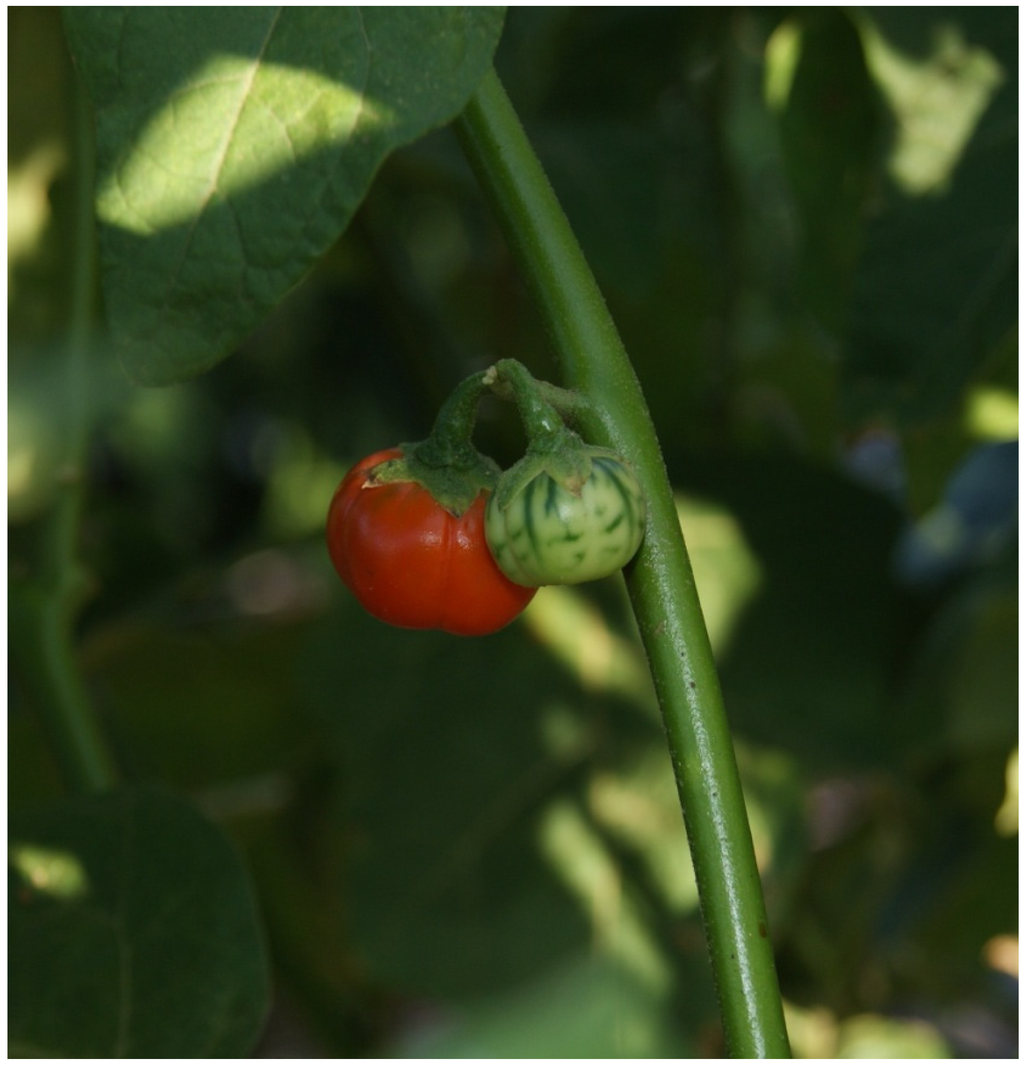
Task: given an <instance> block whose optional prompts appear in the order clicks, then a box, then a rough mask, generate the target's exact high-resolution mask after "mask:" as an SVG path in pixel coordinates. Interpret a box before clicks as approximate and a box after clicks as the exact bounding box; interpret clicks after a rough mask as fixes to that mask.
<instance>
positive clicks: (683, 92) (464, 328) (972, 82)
mask: <svg viewBox="0 0 1024 1067" xmlns="http://www.w3.org/2000/svg"><path fill="white" fill-rule="evenodd" d="M10 32H11V42H12V45H11V53H10V64H11V80H10V85H11V99H10V105H9V108H10V111H9V120H10V139H9V166H10V172H9V185H8V188H9V198H10V199H9V204H10V215H11V228H10V230H9V245H8V248H9V262H10V288H9V294H10V297H9V340H10V360H9V380H8V385H9V399H8V418H9V428H8V449H9V460H8V508H9V518H10V523H11V530H10V543H11V556H10V562H11V566H12V567H15V568H16V567H17V565H18V559H19V551H20V547H21V546H22V545H25V544H28V543H30V542H31V539H32V536H33V530H34V520H35V519H36V518H38V516H39V515H40V514H41V513H42V512H43V511H44V510H45V507H46V503H47V499H48V492H49V489H48V486H49V485H50V484H51V482H52V478H53V473H54V472H53V460H52V456H53V450H54V441H55V430H54V412H53V410H52V408H51V407H50V397H51V396H52V390H50V388H49V384H50V381H51V376H52V374H53V373H54V366H53V361H52V358H51V355H50V353H51V352H52V350H53V348H54V346H55V344H56V342H57V341H58V340H59V337H60V331H61V328H62V324H63V321H64V316H65V308H66V297H65V279H64V276H63V268H64V258H63V256H62V251H61V250H62V240H63V238H62V222H63V219H64V217H65V211H66V207H67V205H66V202H65V201H66V190H65V188H64V184H63V175H64V162H65V159H66V143H67V142H66V126H65V123H66V113H65V101H66V97H65V95H64V90H63V86H62V85H61V83H60V78H61V72H62V71H63V69H64V68H63V63H64V61H63V59H62V58H61V48H62V42H61V38H60V28H59V22H58V20H57V16H56V14H55V12H53V11H46V10H43V9H31V8H29V9H15V10H14V11H12V12H11V13H10ZM497 67H498V70H499V73H500V74H501V75H502V77H503V79H504V80H505V83H506V87H507V88H508V90H509V93H510V95H511V97H512V99H513V101H514V102H515V104H516V106H517V107H518V109H519V111H520V114H521V117H522V119H523V121H524V124H525V125H526V127H527V130H528V132H529V133H530V135H531V137H532V138H533V140H534V144H535V146H536V149H537V151H538V153H539V155H540V156H541V158H542V160H543V161H544V163H545V165H546V166H547V168H548V171H549V175H550V177H551V179H552V182H553V184H554V185H555V188H556V190H557V191H558V193H559V195H560V197H561V198H562V201H563V204H564V207H565V209H566V211H567V213H568V215H569V217H570V219H571V220H572V222H573V225H574V227H575V229H576V232H577V235H578V237H579V239H580V242H581V244H582V246H583V248H584V250H585V251H586V253H587V255H588V256H589V257H590V261H591V264H592V266H593V268H594V271H595V273H596V274H597V276H598V279H599V281H600V284H601V286H602V288H603V290H604V292H605V294H606V297H607V299H608V301H609V304H610V306H611V308H612V311H613V314H614V316H615V318H616V321H617V322H618V324H619V328H620V330H621V332H622V335H623V338H624V340H625V342H626V346H627V349H628V350H629V352H630V354H631V356H632V358H633V360H634V363H635V365H636V369H637V372H638V375H639V377H640V379H641V382H642V384H643V386H644V389H645V391H646V393H647V397H648V402H649V405H650V408H651V411H652V415H653V417H654V420H655V423H656V425H657V427H658V431H659V435H660V437H661V440H662V443H663V446H664V450H665V458H666V462H667V464H668V468H669V471H670V473H671V476H672V478H673V482H674V484H675V486H676V487H677V489H678V492H679V503H680V512H681V515H682V521H683V529H684V533H685V534H686V536H687V541H688V544H689V546H690V549H691V553H692V555H693V558H694V565H695V569H696V573H697V579H698V585H699V588H700V592H701V598H702V601H703V603H704V605H705V610H706V613H707V617H708V622H709V627H710V630H711V633H712V638H713V641H714V644H715V648H716V652H717V654H718V656H719V660H720V664H721V669H722V674H723V683H724V687H725V692H726V701H727V708H728V711H729V715H730V718H731V721H732V723H733V724H734V728H735V735H736V743H737V749H738V754H739V758H740V763H741V767H742V771H743V774H744V780H745V783H746V786H747V790H748V803H749V807H750V815H751V822H752V827H753V831H754V836H755V843H756V847H757V851H758V856H759V860H760V863H761V868H762V872H763V875H764V883H765V890H766V894H767V898H768V906H769V912H770V916H771V921H772V932H773V937H774V940H775V943H776V946H777V955H778V966H779V972H780V978H781V982H782V988H783V994H784V997H785V999H786V1002H787V1007H788V1008H789V1009H790V1023H791V1029H792V1036H793V1041H794V1047H795V1049H796V1051H797V1052H799V1053H802V1054H804V1055H818V1056H835V1055H870V1056H884V1057H901V1056H909V1055H936V1056H939V1055H947V1054H960V1055H981V1056H986V1055H994V1056H1011V1055H1016V1050H1017V1036H1016V1028H1017V1024H1016V1017H1017V901H1018V884H1017V770H1016V767H1017V762H1016V761H1017V755H1016V753H1017V662H1016V657H1017V445H1016V436H1017V230H1016V225H1017V152H1018V148H1017V78H1018V75H1017V14H1016V11H1015V10H1013V9H984V8H970V9H951V8H943V9H937V10H930V9H903V10H893V9H886V10H875V11H865V12H855V13H847V12H842V11H839V10H815V9H801V10H800V11H797V12H789V11H787V10H785V9H780V10H776V11H770V10H765V9H760V10H755V11H735V10H728V9H714V10H712V9H706V10H702V9H681V10H666V9H657V10H655V9H647V10H644V9H639V10H634V9H614V8H611V9H600V10H588V11H584V10H580V9H559V8H546V9H535V10H534V9H515V10H513V11H511V12H510V14H509V16H508V20H507V25H506V31H505V35H504V38H503V41H502V44H501V47H500V49H499V53H498V59H497ZM502 357H515V358H518V359H520V360H523V361H524V362H526V363H527V364H528V365H529V366H530V367H531V369H533V370H534V371H535V373H537V374H538V375H540V376H546V377H551V378H553V379H557V369H556V367H555V366H554V364H553V361H552V352H551V349H550V346H549V345H548V343H547V340H546V338H545V336H544V334H543V332H542V329H541V327H540V325H539V322H538V319H537V316H536V315H535V313H534V310H533V308H532V307H531V306H530V303H529V300H528V298H527V296H526V294H525V290H524V288H523V286H522V285H521V283H520V281H519V279H518V277H517V276H516V273H515V270H514V268H513V266H512V264H511V262H510V260H509V258H508V255H507V252H506V250H505V248H504V246H503V244H502V241H501V239H500V237H499V235H498V233H497V230H496V228H495V226H494V224H493V222H492V220H491V219H490V218H489V216H488V213H487V210H486V208H485V206H484V204H483V201H482V199H481V197H480V195H479V193H478V191H477V189H476V188H475V186H474V183H473V180H472V177H471V175H470V173H469V171H468V168H467V167H466V165H465V163H464V162H463V161H462V159H461V157H460V154H459V151H458V148H457V145H456V143H455V140H454V138H453V137H452V136H451V134H450V132H448V131H441V132H439V133H437V134H435V135H432V136H431V137H429V138H427V139H425V140H424V141H422V142H420V143H419V144H418V145H416V146H414V147H412V148H410V149H408V150H405V151H402V152H400V153H398V154H396V155H395V156H393V157H392V159H391V160H390V161H389V162H388V163H387V164H386V166H385V167H384V169H383V170H382V172H381V174H380V175H379V177H378V179H377V181H376V183H375V185H374V187H373V189H372V192H371V195H370V197H369V199H368V200H367V201H366V203H365V204H364V206H363V208H362V209H361V211H360V213H359V215H358V216H357V219H356V221H355V223H354V225H353V227H352V228H351V229H350V231H349V232H348V233H347V234H346V235H345V236H344V237H343V239H342V240H341V241H340V242H339V243H338V245H337V246H336V247H335V248H334V249H333V250H332V252H331V253H330V254H329V256H328V257H327V258H326V259H325V261H324V262H323V263H322V265H321V266H320V267H319V268H318V270H317V271H316V272H315V273H314V274H313V275H312V276H310V277H309V278H308V279H307V280H306V281H305V282H304V283H303V285H301V286H300V287H299V288H298V289H297V290H296V291H295V292H294V293H293V294H292V295H291V297H290V298H289V299H288V300H287V301H286V303H285V304H284V305H283V306H282V307H281V308H280V309H279V310H278V311H277V312H276V313H275V314H274V316H273V317H272V318H271V319H270V320H269V321H268V322H267V323H266V324H265V325H264V326H263V327H262V328H261V329H260V330H259V331H258V332H257V334H256V335H254V336H253V337H252V338H251V339H250V340H249V341H248V342H247V343H246V344H245V345H244V346H243V349H242V350H241V351H240V352H239V353H238V354H237V355H236V356H235V357H233V358H232V359H231V360H229V361H228V362H227V363H225V364H223V365H222V366H221V367H220V368H218V369H217V370H216V371H214V372H213V373H210V374H208V375H206V376H204V377H202V378H200V379H197V380H195V381H194V382H192V383H190V384H188V385H184V386H180V387H175V388H171V389H166V390H143V389H139V388H134V387H132V386H130V385H128V384H127V382H126V381H125V379H124V378H123V375H121V373H120V371H119V370H118V369H117V368H116V367H113V366H111V367H109V368H108V372H109V373H107V374H106V376H105V377H104V378H103V381H102V384H101V388H102V390H103V391H104V397H105V399H106V402H107V405H108V407H107V410H108V414H107V416H106V417H105V419H104V421H103V425H102V432H101V433H100V435H99V436H98V439H97V440H96V443H95V450H94V457H93V460H94V462H93V479H94V482H93V487H92V490H91V495H90V502H89V506H88V510H87V515H86V527H85V531H84V533H85V541H84V554H85V558H86V562H87V563H88V565H89V567H90V570H91V572H92V574H93V575H94V578H95V582H96V589H95V595H94V597H93V599H92V600H91V602H90V605H89V607H88V609H87V611H86V613H85V617H84V620H83V626H82V632H81V654H82V659H83V663H84V665H85V669H86V671H87V674H88V678H89V681H90V683H91V685H92V688H93V691H94V693H95V696H96V700H97V703H98V706H99V708H100V710H101V713H102V715H103V719H104V722H105V725H106V726H107V728H108V730H109V731H110V735H111V737H112V739H113V743H114V745H115V747H116V749H117V752H118V754H119V756H120V757H121V759H122V760H123V762H124V764H125V766H126V767H127V768H128V770H129V772H130V773H131V774H133V775H135V776H137V777H138V778H140V779H143V780H145V779H155V780H159V781H162V782H165V783H168V784H170V785H173V786H175V787H177V788H180V789H183V790H186V791H189V792H191V793H192V794H193V795H195V796H196V797H197V798H198V799H199V800H200V801H201V803H202V804H203V805H204V806H205V807H206V808H207V810H209V811H211V812H213V813H214V814H215V816H216V817H217V818H218V819H220V820H221V821H223V822H224V823H225V825H227V826H228V827H229V828H230V829H231V831H232V832H233V833H234V834H236V835H237V837H238V839H239V840H240V841H241V842H242V843H243V844H244V846H245V849H246V854H247V859H248V862H249V864H250V866H251V869H252V871H253V874H254V877H255V880H256V883H257V886H258V891H259V895H260V900H261V904H262V907H263V909H264V914H265V917H266V921H267V924H268V930H269V939H270V944H271V948H272V953H273V959H274V966H275V980H276V985H277V991H278V995H277V1000H276V1003H275V1009H274V1014H273V1017H272V1019H271V1023H270V1025H269V1027H268V1031H267V1036H266V1039H265V1045H264V1051H265V1052H266V1053H267V1054H269V1055H276V1054H286V1055H302V1054H305V1053H308V1054H324V1055H375V1054H379V1053H383V1052H388V1053H396V1052H397V1053H399V1054H405V1055H426V1054H441V1055H452V1056H459V1055H466V1056H580V1055H624V1056H676V1055H679V1056H686V1055H715V1054H718V1053H721V1052H722V1051H723V1050H722V1045H721V1037H720V1032H719V1028H718V1023H717V1019H716V1009H715V1002H714V993H713V990H712V987H711V980H710V972H709V969H708V965H707V962H706V959H705V948H704V944H703V935H702V932H701V928H700V921H699V915H698V911H697V900H696V890H695V887H694V885H693V880H692V874H691V872H690V869H689V863H688V859H687V857H686V854H685V849H686V844H685V835H684V833H683V829H682V821H681V818H680V816H679V811H678V804H677V801H676V798H675V793H674V786H673V783H672V780H671V774H670V768H669V764H668V759H667V754H666V751H665V746H664V740H663V737H662V734H661V728H660V724H659V721H658V715H657V709H656V707H655V705H654V702H653V698H652V695H651V692H650V687H649V682H648V680H647V678H646V673H645V667H644V663H643V656H642V652H641V650H640V648H639V646H638V644H637V641H636V639H635V635H634V630H633V627H632V624H631V622H630V620H629V616H628V610H627V607H626V605H625V601H624V596H623V593H622V590H621V586H620V583H619V582H618V581H614V582H612V581H609V582H605V583H599V584H596V585H594V586H591V587H585V588H582V589H572V590H569V589H548V590H543V591H542V592H541V593H540V594H539V595H538V596H537V598H536V599H535V601H534V604H533V605H532V606H531V608H530V609H529V611H528V612H527V614H526V615H525V616H524V618H523V620H522V621H521V622H518V623H516V624H515V625H513V626H512V627H511V628H510V629H508V630H507V631H504V632H502V633H501V634H499V635H496V636H494V637H491V638H486V639H480V640H476V641H469V640H460V639H456V638H451V637H447V636H444V635H434V634H416V633H408V632H402V631H396V630H392V629H389V628H387V627H385V626H384V625H382V624H379V623H377V622H376V621H375V620H373V619H371V618H369V617H368V616H366V615H365V614H364V613H363V612H362V611H361V609H360V608H359V607H358V605H356V604H355V603H354V602H353V601H352V599H351V598H350V597H349V596H348V595H347V594H346V592H345V591H344V590H343V588H342V587H341V586H340V584H339V583H338V582H337V580H336V579H335V578H334V576H333V573H332V572H331V571H330V566H329V563H328V561H327V558H326V553H325V551H324V549H323V546H322V522H323V516H324V514H325V512H326V507H327V503H328V501H329V498H330V495H331V492H332V490H333V487H334V485H335V483H336V482H337V480H338V479H339V478H340V476H341V474H342V473H343V472H344V470H345V468H346V467H347V465H348V464H350V463H351V462H353V461H355V460H356V459H358V458H359V457H360V456H362V455H364V454H366V453H368V452H371V451H375V450H377V449H379V448H382V447H387V446H390V445H392V444H394V443H397V442H399V441H406V440H411V439H416V438H418V437H422V436H424V435H425V433H426V432H427V430H428V428H429V425H430V422H431V420H432V417H433V414H434V412H435V411H436V408H437V406H438V405H439V403H440V402H441V401H442V400H443V398H444V397H445V395H446V393H447V391H448V389H449V388H450V387H451V386H452V385H453V384H454V383H455V382H456V381H458V380H459V379H460V378H461V377H463V376H464V375H465V374H467V373H469V372H470V371H472V370H475V369H478V368H480V367H483V366H486V365H487V364H488V363H490V362H492V361H493V360H495V359H498V358H502ZM479 443H480V444H481V446H482V447H483V448H484V450H485V451H489V452H490V453H491V454H493V455H494V456H495V457H496V458H498V459H499V460H501V461H503V462H506V463H507V462H510V461H512V460H514V459H515V458H516V457H517V454H518V452H517V450H518V449H520V448H521V445H522V439H521V435H520V431H519V430H518V428H517V426H516V424H515V421H514V418H513V416H512V415H511V414H510V412H507V411H505V410H504V409H499V408H498V407H497V406H494V407H488V408H487V409H486V410H485V411H484V417H483V420H482V422H481V427H480V433H479ZM10 704H11V724H10V757H9V774H10V799H11V803H12V805H13V806H15V807H18V806H20V805H24V804H27V803H29V802H30V801H33V800H36V799H40V798H42V797H45V796H48V795H50V794H51V793H53V792H55V791H56V790H57V779H56V774H55V771H54V769H53V768H52V766H51V765H50V763H49V760H48V758H47V756H46V754H45V749H44V747H43V746H42V744H41V740H40V738H39V737H38V736H37V733H36V728H35V726H34V722H33V719H32V718H31V715H30V709H29V708H28V707H27V706H26V705H25V702H24V701H23V699H22V696H21V693H20V691H19V687H18V684H17V680H15V681H14V683H13V684H12V687H11V690H10Z"/></svg>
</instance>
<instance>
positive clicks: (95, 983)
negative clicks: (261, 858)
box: [8, 789, 268, 1058]
mask: <svg viewBox="0 0 1024 1067" xmlns="http://www.w3.org/2000/svg"><path fill="white" fill-rule="evenodd" d="M8 887H9V889H8V908H9V918H8V935H9V957H8V962H9V967H10V970H9V974H10V987H9V1002H8V1004H9V1012H10V1015H9V1020H10V1023H9V1025H10V1031H9V1035H10V1036H9V1040H10V1048H9V1051H10V1053H11V1054H12V1055H16V1056H46V1057H76V1058H77V1057H94V1056H95V1057H104V1058H106V1057H126V1056H130V1057H135V1056H146V1057H160V1058H164V1057H195V1056H243V1055H247V1054H248V1053H249V1052H250V1051H251V1049H252V1046H253V1044H254V1042H255V1040H256V1037H257V1036H258V1032H259V1028H260V1025H261V1023H262V1019H263V1014H264V1010H265V1006H266V1000H267V994H268V979H267V969H266V961H265V957H264V949H263V942H262V936H261V933H260V929H259V926H258V924H257V918H256V912H255V907H254V903H253V899H252V896H251V893H250V890H249V886H248V883H247V881H246V878H245V875H244V873H243V871H242V869H241V866H240V865H239V862H238V859H237V857H236V856H235V853H234V851H233V850H232V848H231V847H230V846H229V845H228V843H227V841H226V840H225V839H224V838H223V836H222V835H221V834H220V832H219V831H218V830H217V829H216V828H215V827H214V826H212V825H211V824H210V823H209V822H207V821H206V820H205V819H203V818H202V817H201V816H200V815H198V814H197V813H196V811H195V810H194V809H193V808H192V807H190V806H189V805H187V804H186V803H184V802H183V801H181V800H178V799H175V798H174V797H172V796H170V795H168V794H166V793H162V792H158V791H156V790H153V789H130V790H122V791H119V792H117V793H112V794H106V795H103V796H97V797H89V798H79V799H76V800H74V801H66V802H63V803H61V804H57V805H54V806H52V807H48V808H41V809H35V810H33V811H32V812H26V813H24V814H18V815H16V816H12V818H11V822H10V835H9V845H8Z"/></svg>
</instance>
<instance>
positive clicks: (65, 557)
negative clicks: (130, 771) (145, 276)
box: [9, 69, 117, 792]
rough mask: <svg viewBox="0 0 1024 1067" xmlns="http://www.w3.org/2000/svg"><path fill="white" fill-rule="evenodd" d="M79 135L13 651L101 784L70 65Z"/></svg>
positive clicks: (32, 691) (89, 235) (82, 171)
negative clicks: (53, 361)
mask: <svg viewBox="0 0 1024 1067" xmlns="http://www.w3.org/2000/svg"><path fill="white" fill-rule="evenodd" d="M68 76H69V79H70V80H71V81H72V82H73V85H72V88H71V100H72V104H71V107H72V120H73V131H72V135H73V139H74V182H75V184H74V221H73V227H74V229H73V233H72V245H73V247H72V253H71V259H72V270H71V309H70V321H69V325H68V331H67V337H66V341H65V345H64V349H63V351H62V353H61V359H62V366H61V370H62V375H61V385H62V387H63V389H64V391H65V392H64V395H63V396H62V397H61V413H62V416H63V418H62V420H61V431H62V434H63V437H62V442H61V449H62V451H61V461H60V465H59V468H58V478H57V485H56V488H55V498H54V501H53V504H52V506H51V508H50V511H49V513H48V514H47V515H46V517H45V519H44V520H43V527H42V530H41V535H40V537H39V539H38V542H37V544H36V550H37V551H36V557H35V559H34V560H33V561H32V564H31V566H30V568H29V571H28V573H27V574H25V575H19V576H17V577H15V578H14V579H13V580H12V583H11V589H10V608H9V611H10V624H11V651H12V655H13V658H14V661H15V666H16V668H17V670H18V672H19V675H20V676H21V678H22V680H23V682H24V684H25V686H26V690H27V692H28V694H29V697H30V699H31V701H32V703H33V705H34V706H35V708H36V709H37V711H38V714H39V716H40V719H41V720H42V723H43V726H44V729H45V731H46V733H47V735H48V737H49V740H50V744H51V747H52V749H53V752H54V756H55V758H56V761H57V763H58V765H59V767H60V769H61V771H62V773H63V775H64V777H65V779H66V780H67V783H68V785H69V787H70V788H71V789H72V790H74V791H76V792H94V791H99V790H103V789H107V788H110V787H111V786H113V785H114V784H115V783H116V780H117V775H116V771H115V769H114V761H113V759H112V757H111V755H110V753H109V751H108V749H107V745H106V741H105V739H104V737H103V735H102V733H101V731H100V729H99V726H98V724H97V722H96V720H95V717H94V714H93V710H92V708H91V706H90V702H89V697H88V694H87V692H86V687H85V685H84V682H83V680H82V676H81V673H80V670H79V666H78V663H77V662H76V656H75V648H74V624H75V617H76V615H77V612H78V609H79V607H80V606H81V603H82V600H83V599H84V596H85V595H86V592H87V589H88V580H87V578H86V576H85V574H84V572H83V571H82V568H81V566H80V564H79V562H78V533H79V527H80V520H81V511H82V501H83V494H84V482H85V462H86V450H87V447H88V437H89V428H90V425H91V421H92V412H93V403H92V390H91V386H92V376H91V374H90V346H91V333H92V327H93V313H94V307H95V299H96V291H95V290H96V273H95V271H96V250H95V235H94V220H93V171H94V158H93V144H92V120H91V116H90V114H89V107H88V103H87V100H86V96H85V92H84V90H83V89H82V88H81V86H80V85H79V84H78V82H77V74H76V72H75V71H73V70H70V69H69V73H68Z"/></svg>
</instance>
